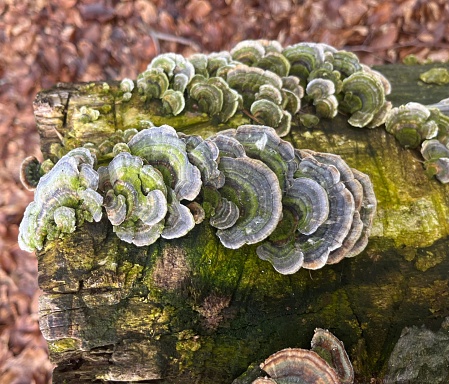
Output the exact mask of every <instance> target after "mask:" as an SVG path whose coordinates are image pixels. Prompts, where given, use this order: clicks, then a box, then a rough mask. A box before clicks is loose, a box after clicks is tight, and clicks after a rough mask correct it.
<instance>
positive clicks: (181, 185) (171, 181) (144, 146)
mask: <svg viewBox="0 0 449 384" xmlns="http://www.w3.org/2000/svg"><path fill="white" fill-rule="evenodd" d="M128 146H129V148H130V150H131V153H132V154H133V155H135V156H139V157H141V158H143V159H145V160H146V161H147V162H148V164H150V165H152V166H154V167H155V168H157V169H158V170H159V171H160V172H161V173H162V175H163V178H164V182H165V184H166V185H167V186H169V187H170V188H172V189H173V190H174V192H175V193H176V196H177V199H178V200H179V201H180V200H182V199H186V200H193V199H194V198H195V197H196V196H197V195H198V193H199V191H200V188H201V174H200V171H199V170H198V168H197V167H195V166H194V165H193V164H191V163H190V162H189V159H188V156H187V151H186V144H185V143H184V141H183V140H182V139H180V138H179V137H178V135H177V133H176V130H175V129H174V128H172V127H170V126H168V125H162V126H160V127H153V128H151V129H145V130H142V131H140V132H139V133H137V134H136V135H135V136H134V137H133V138H132V139H131V140H130V141H129V142H128Z"/></svg>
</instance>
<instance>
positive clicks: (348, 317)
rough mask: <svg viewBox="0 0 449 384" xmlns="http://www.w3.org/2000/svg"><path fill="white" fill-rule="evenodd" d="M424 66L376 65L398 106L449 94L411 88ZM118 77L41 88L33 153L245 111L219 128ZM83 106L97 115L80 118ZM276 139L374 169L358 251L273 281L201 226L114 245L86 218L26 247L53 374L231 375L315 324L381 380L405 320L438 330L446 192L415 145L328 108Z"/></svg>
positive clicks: (265, 269)
mask: <svg viewBox="0 0 449 384" xmlns="http://www.w3.org/2000/svg"><path fill="white" fill-rule="evenodd" d="M428 68H429V67H428V66H414V67H404V66H399V65H394V66H386V67H380V68H377V69H378V70H380V71H381V72H383V73H384V74H385V75H386V76H387V77H388V78H389V79H390V81H391V83H392V88H393V93H392V95H390V97H389V99H390V100H391V101H393V103H394V104H395V105H399V104H402V103H405V102H408V101H418V102H421V103H424V104H431V103H434V102H436V101H438V100H440V99H442V98H444V97H446V96H447V95H446V94H445V92H447V87H445V86H434V85H425V84H424V83H421V82H419V80H418V79H419V73H421V72H424V71H425V70H427V69H428ZM117 87H118V84H117V83H108V84H106V83H92V84H61V85H58V86H56V87H55V88H53V89H51V90H48V91H43V92H41V93H40V94H39V95H38V96H37V98H36V101H35V105H34V107H35V116H36V122H37V127H38V130H39V133H40V136H41V148H42V153H43V155H44V158H55V154H56V153H57V151H58V150H59V149H60V148H61V140H62V141H63V142H64V145H65V146H66V147H67V148H70V147H75V146H79V145H82V144H84V143H86V142H93V143H95V144H97V145H98V144H100V143H101V142H103V141H104V140H105V139H107V138H108V137H109V136H110V135H111V134H113V133H114V132H115V131H116V130H118V129H126V128H130V127H134V126H136V124H137V125H138V124H142V123H141V122H142V121H146V120H151V121H152V122H153V123H154V124H155V125H160V124H162V123H166V124H169V125H172V126H174V127H175V128H177V129H179V130H181V131H183V132H185V133H189V134H193V133H199V134H202V135H204V136H206V135H209V134H211V133H213V132H214V131H216V130H218V129H225V128H228V127H236V126H237V125H240V124H243V123H245V122H249V121H250V120H249V118H248V117H247V116H246V115H244V114H238V115H236V116H235V117H234V118H233V119H232V120H231V121H230V122H229V123H228V124H227V125H226V126H224V125H221V126H220V127H216V126H214V124H213V123H212V122H211V121H210V120H209V119H208V118H207V116H205V115H203V114H200V113H198V114H189V115H187V114H181V115H180V116H177V117H171V118H166V117H163V113H162V108H161V105H160V104H159V103H158V101H154V102H151V103H149V104H148V103H146V104H145V103H144V102H143V101H138V100H137V101H135V102H129V103H123V102H121V100H120V99H118V98H116V97H115V93H116V91H117ZM81 106H87V107H90V108H95V109H97V110H101V112H102V118H101V119H100V120H98V121H95V122H80V120H79V119H77V115H76V114H77V110H78V109H79V108H80V107H81ZM286 139H287V140H289V141H290V142H292V143H293V145H294V146H295V147H296V148H309V149H313V150H317V151H323V152H331V153H336V154H339V155H341V156H342V157H343V158H344V159H345V160H346V162H347V163H348V164H349V165H350V166H352V167H354V168H357V169H359V170H360V171H362V172H365V173H367V174H368V175H369V176H370V178H371V180H372V182H373V184H374V190H375V193H376V197H377V199H378V211H377V215H376V218H375V222H374V228H373V230H372V233H371V238H370V242H369V245H368V247H367V248H366V250H365V251H364V252H363V253H362V254H360V255H359V256H357V257H355V258H351V259H346V260H344V261H342V262H340V263H339V264H337V265H329V266H326V267H324V268H322V269H320V270H317V271H308V270H304V269H302V270H300V271H299V272H297V273H296V274H294V275H289V276H284V275H281V274H279V273H277V272H276V271H275V270H274V269H273V268H272V267H271V265H270V264H268V263H267V262H265V261H262V260H260V259H259V258H258V257H257V255H256V253H255V246H244V247H242V248H241V249H238V250H230V249H226V248H224V247H223V246H222V245H221V244H220V242H219V240H218V238H217V237H216V236H215V234H214V231H215V230H214V229H213V228H212V227H210V226H209V225H208V224H207V223H202V224H201V225H198V226H196V228H194V229H193V230H192V231H191V232H189V234H188V235H187V236H185V237H184V238H180V239H176V240H170V241H165V240H162V239H161V240H159V241H157V242H156V243H155V244H153V245H150V246H148V247H141V248H139V247H135V246H133V245H129V244H127V243H124V242H121V241H120V240H119V239H118V238H117V237H116V236H115V235H114V233H113V232H112V227H111V226H110V224H108V222H107V221H102V222H100V223H96V224H90V223H86V224H85V225H84V226H83V227H82V228H79V229H77V231H76V232H75V233H73V234H72V235H69V236H66V237H65V238H64V239H60V240H56V241H52V242H51V243H47V244H46V246H45V247H44V249H43V250H42V251H40V252H38V260H39V285H40V287H41V289H42V290H43V295H42V297H41V300H40V309H39V316H40V326H41V329H42V332H43V334H44V337H45V338H46V339H47V340H48V343H49V348H50V356H51V359H52V361H54V362H55V363H56V364H57V368H56V369H55V371H54V382H56V383H60V382H65V383H79V382H91V381H94V380H98V381H99V382H101V381H112V382H115V381H131V382H132V381H151V380H161V381H160V382H168V383H184V382H185V383H191V382H201V383H231V382H232V380H233V379H235V378H237V377H238V376H239V375H241V374H242V373H243V372H244V371H245V370H246V369H247V367H248V366H249V365H250V364H252V363H258V362H260V361H261V360H263V359H264V358H266V357H267V356H268V355H270V354H271V353H273V352H275V351H277V350H279V349H281V348H285V347H302V348H308V347H309V342H310V339H311V336H312V334H313V330H314V328H316V327H321V328H327V329H329V330H331V331H332V332H333V333H334V334H335V335H336V336H337V337H338V338H339V339H340V340H342V341H343V342H344V343H345V346H346V349H347V351H348V353H349V356H350V358H351V360H352V362H353V364H354V368H355V372H356V376H357V378H358V380H359V381H360V382H369V380H370V379H371V378H373V377H379V378H380V377H382V376H383V374H384V371H385V365H386V361H387V359H388V357H389V354H390V352H391V350H392V349H393V347H394V345H395V342H396V341H397V339H398V337H399V335H400V333H401V330H402V329H403V328H404V327H405V326H412V325H421V324H425V325H427V326H429V327H439V325H440V324H441V322H442V320H443V319H444V317H446V316H448V315H449V313H448V307H447V292H448V291H449V286H448V284H449V280H448V275H447V271H448V270H449V259H448V258H447V249H448V245H449V240H448V234H449V194H448V188H449V187H448V186H447V185H443V184H440V183H439V182H438V181H436V180H435V179H429V178H428V177H427V176H426V175H425V173H424V170H423V168H422V164H421V160H420V157H419V154H418V153H417V152H413V151H410V150H407V149H404V148H402V147H401V146H400V145H399V144H398V143H397V141H396V140H395V138H394V137H393V136H391V135H389V134H388V133H386V132H385V130H384V129H383V128H377V129H371V130H370V129H358V128H353V127H350V126H349V125H348V124H347V123H346V119H345V118H344V117H342V116H339V117H337V118H335V119H333V120H331V121H323V122H322V124H320V126H319V128H315V129H311V130H306V129H304V128H302V129H298V128H294V127H293V129H292V132H291V133H290V134H289V136H287V138H286ZM242 380H243V379H242ZM248 380H249V379H248ZM241 382H245V381H244V380H243V381H241ZM249 382H250V381H249Z"/></svg>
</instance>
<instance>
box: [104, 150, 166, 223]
mask: <svg viewBox="0 0 449 384" xmlns="http://www.w3.org/2000/svg"><path fill="white" fill-rule="evenodd" d="M142 169H143V170H142ZM153 169H154V168H153V167H151V166H149V165H147V166H145V168H144V165H143V161H142V159H141V158H140V157H137V156H133V155H131V154H130V153H128V152H121V153H119V154H118V155H117V156H115V157H114V159H112V161H111V162H110V163H109V165H108V171H109V180H110V183H111V185H112V188H113V190H114V192H115V194H116V195H122V196H124V197H125V201H126V205H125V207H126V217H125V219H131V218H138V219H140V220H141V221H142V222H143V223H144V224H147V225H154V224H156V223H158V222H159V221H161V220H162V219H163V218H164V217H165V214H166V212H167V200H166V197H165V195H166V191H165V186H164V189H163V190H160V189H157V188H158V186H159V185H160V184H161V183H160V182H159V183H158V182H157V181H156V182H155V181H154V180H153V179H152V178H151V176H152V172H151V171H152V170H153ZM153 174H154V175H156V177H157V175H158V174H159V172H158V171H157V170H154V171H153ZM141 175H144V176H141ZM145 176H146V177H145ZM159 177H160V178H162V175H160V174H159ZM144 191H145V193H144ZM114 207H115V205H114ZM122 207H123V205H120V208H121V209H122V210H123V208H122ZM106 210H107V212H108V216H110V215H111V216H114V217H116V216H117V215H116V213H115V211H114V210H112V208H111V207H110V206H109V205H108V204H106ZM120 216H121V217H122V215H120ZM119 224H121V223H120V222H118V223H117V222H116V224H115V225H119Z"/></svg>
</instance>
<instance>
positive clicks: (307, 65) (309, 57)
mask: <svg viewBox="0 0 449 384" xmlns="http://www.w3.org/2000/svg"><path fill="white" fill-rule="evenodd" d="M282 54H283V55H284V56H285V57H286V58H287V60H288V61H289V62H290V65H291V67H290V72H289V75H293V76H296V77H298V78H299V80H300V83H301V85H302V86H303V87H305V86H306V84H307V79H308V77H309V74H310V72H311V71H312V70H313V69H315V68H317V67H318V66H320V65H321V64H322V63H323V62H324V51H323V47H322V46H321V45H320V44H313V43H312V44H307V43H298V44H295V45H291V46H289V47H286V48H285V49H284V50H283V51H282Z"/></svg>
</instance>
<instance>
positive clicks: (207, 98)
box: [190, 82, 223, 116]
mask: <svg viewBox="0 0 449 384" xmlns="http://www.w3.org/2000/svg"><path fill="white" fill-rule="evenodd" d="M190 97H191V98H192V99H194V100H196V101H197V103H198V105H199V107H200V110H201V111H202V112H205V113H207V114H208V115H210V116H215V115H218V114H219V113H220V112H221V109H222V108H223V92H222V91H221V89H220V88H218V87H217V86H215V85H213V84H211V83H209V82H205V83H199V82H198V83H196V84H195V85H194V86H193V87H192V88H191V89H190Z"/></svg>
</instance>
